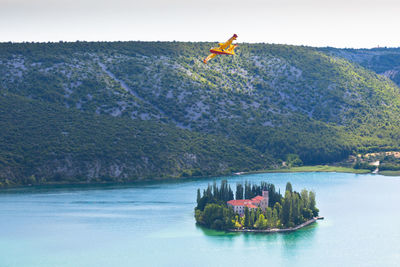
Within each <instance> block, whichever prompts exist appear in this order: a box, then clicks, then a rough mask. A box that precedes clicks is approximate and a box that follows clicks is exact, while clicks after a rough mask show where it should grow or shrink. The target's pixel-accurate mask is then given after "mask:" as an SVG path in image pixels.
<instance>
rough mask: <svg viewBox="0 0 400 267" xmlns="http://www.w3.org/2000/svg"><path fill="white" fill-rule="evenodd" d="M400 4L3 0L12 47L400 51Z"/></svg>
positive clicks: (1, 15)
mask: <svg viewBox="0 0 400 267" xmlns="http://www.w3.org/2000/svg"><path fill="white" fill-rule="evenodd" d="M399 27H400V1H399V0H228V1H215V0H214V1H211V0H140V1H139V0H130V1H124V0H112V1H106V0H0V42H5V41H18V42H20V41H59V40H64V41H76V40H87V41H103V40H106V41H115V40H123V41H125V40H144V41H157V40H160V41H172V40H177V41H224V40H225V39H227V38H229V37H230V36H231V35H232V34H233V33H237V34H238V35H239V38H238V42H265V43H283V44H295V45H311V46H334V47H355V48H360V47H366V48H369V47H376V46H378V45H379V46H390V47H399V46H400V31H399Z"/></svg>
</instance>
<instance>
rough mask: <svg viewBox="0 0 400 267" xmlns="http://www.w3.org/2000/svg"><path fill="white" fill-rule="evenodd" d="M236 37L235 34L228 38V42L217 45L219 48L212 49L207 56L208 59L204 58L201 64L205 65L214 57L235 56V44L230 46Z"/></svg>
mask: <svg viewBox="0 0 400 267" xmlns="http://www.w3.org/2000/svg"><path fill="white" fill-rule="evenodd" d="M237 37H238V36H237V35H236V34H234V35H233V36H232V37H231V38H229V40H228V41H226V42H225V43H219V44H218V45H219V47H213V48H211V49H210V53H211V54H210V55H208V57H206V58H205V59H204V60H203V62H204V63H205V64H207V62H208V61H209V60H210V59H212V58H214V57H215V56H216V55H231V56H233V55H235V51H234V50H235V48H236V46H237V44H232V42H233V41H234V40H236V38H237Z"/></svg>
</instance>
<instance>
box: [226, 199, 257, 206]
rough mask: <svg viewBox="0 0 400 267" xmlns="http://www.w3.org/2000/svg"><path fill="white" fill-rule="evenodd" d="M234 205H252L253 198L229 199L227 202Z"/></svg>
mask: <svg viewBox="0 0 400 267" xmlns="http://www.w3.org/2000/svg"><path fill="white" fill-rule="evenodd" d="M227 203H228V204H231V205H232V206H244V205H251V200H249V199H237V200H229V201H228V202H227Z"/></svg>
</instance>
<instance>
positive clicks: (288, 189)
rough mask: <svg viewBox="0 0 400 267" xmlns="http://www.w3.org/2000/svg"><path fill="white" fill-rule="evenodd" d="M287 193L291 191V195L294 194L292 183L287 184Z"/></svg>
mask: <svg viewBox="0 0 400 267" xmlns="http://www.w3.org/2000/svg"><path fill="white" fill-rule="evenodd" d="M285 191H289V192H290V193H292V192H293V189H292V184H291V183H290V182H287V183H286V190H285Z"/></svg>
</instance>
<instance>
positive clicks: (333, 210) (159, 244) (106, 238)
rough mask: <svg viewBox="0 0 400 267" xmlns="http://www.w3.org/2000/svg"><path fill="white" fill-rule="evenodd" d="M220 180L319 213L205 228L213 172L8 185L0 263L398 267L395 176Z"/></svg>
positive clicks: (1, 212) (1, 201)
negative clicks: (286, 225) (289, 192)
mask: <svg viewBox="0 0 400 267" xmlns="http://www.w3.org/2000/svg"><path fill="white" fill-rule="evenodd" d="M225 178H226V177H225ZM227 178H228V180H229V181H230V182H231V183H232V184H234V183H236V182H237V181H244V180H246V179H247V180H251V181H253V182H259V181H267V182H271V183H274V184H275V185H276V186H277V187H279V188H281V189H284V186H285V184H286V182H287V181H290V182H291V183H292V185H293V188H294V189H295V190H300V189H302V188H306V189H312V190H315V192H316V193H317V204H318V207H319V209H320V211H321V212H320V214H321V215H322V216H325V220H324V221H318V223H316V224H314V225H312V226H309V227H307V228H304V229H302V230H299V231H297V232H294V233H289V234H245V233H235V234H225V233H220V232H215V231H210V230H205V229H203V228H201V227H197V226H196V225H195V221H194V218H193V208H194V206H195V200H196V190H197V188H199V187H200V188H204V187H206V185H207V183H209V182H212V181H213V179H202V180H191V181H185V182H164V183H143V184H137V185H131V186H99V187H84V186H80V187H53V188H25V189H13V190H7V191H3V192H1V193H0V266H2V267H3V266H51V267H54V266H73V267H79V266H96V267H99V266H258V265H268V266H321V265H322V266H400V212H399V211H400V209H399V203H400V194H399V192H400V177H383V176H379V175H356V174H341V173H287V174H283V173H274V174H254V175H243V176H236V177H227ZM220 179H221V178H217V180H220Z"/></svg>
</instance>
